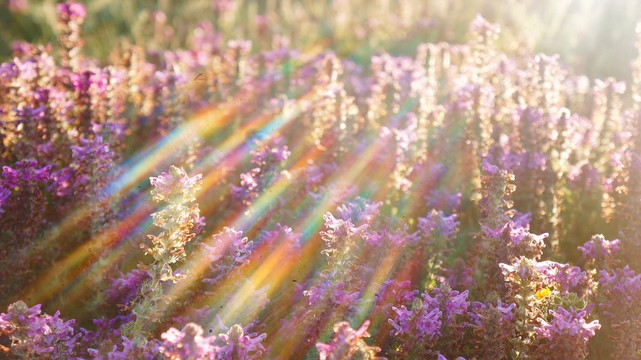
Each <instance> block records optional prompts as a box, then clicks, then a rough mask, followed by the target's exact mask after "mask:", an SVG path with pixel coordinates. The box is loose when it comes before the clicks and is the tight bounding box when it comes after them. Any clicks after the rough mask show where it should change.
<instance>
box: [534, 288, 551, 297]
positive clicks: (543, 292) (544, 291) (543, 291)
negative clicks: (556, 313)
mask: <svg viewBox="0 0 641 360" xmlns="http://www.w3.org/2000/svg"><path fill="white" fill-rule="evenodd" d="M535 295H536V297H537V298H539V299H541V298H544V297H546V296H548V295H550V288H545V289H541V290H539V291H537V292H536V294H535Z"/></svg>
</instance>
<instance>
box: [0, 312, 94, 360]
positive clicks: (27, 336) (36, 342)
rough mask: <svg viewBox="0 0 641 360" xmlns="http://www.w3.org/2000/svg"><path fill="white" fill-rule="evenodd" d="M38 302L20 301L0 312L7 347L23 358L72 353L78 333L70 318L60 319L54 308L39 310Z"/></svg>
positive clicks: (0, 323)
mask: <svg viewBox="0 0 641 360" xmlns="http://www.w3.org/2000/svg"><path fill="white" fill-rule="evenodd" d="M40 307H41V305H40V304H38V305H35V306H33V307H31V308H29V307H27V304H25V303H24V302H23V301H18V302H15V303H13V304H11V305H9V308H8V309H7V313H2V314H0V334H6V335H8V336H9V338H10V339H11V347H10V351H11V353H13V354H14V355H18V356H20V357H24V358H40V357H42V358H45V357H47V358H53V359H60V358H63V357H68V356H71V355H72V354H74V349H75V348H76V346H77V345H78V344H77V342H78V339H79V338H80V337H81V336H82V334H80V333H78V332H76V331H75V329H74V326H73V325H74V323H75V321H74V320H67V321H64V320H63V319H61V318H60V312H59V311H57V312H56V313H55V314H54V315H53V316H51V315H47V314H41V310H40Z"/></svg>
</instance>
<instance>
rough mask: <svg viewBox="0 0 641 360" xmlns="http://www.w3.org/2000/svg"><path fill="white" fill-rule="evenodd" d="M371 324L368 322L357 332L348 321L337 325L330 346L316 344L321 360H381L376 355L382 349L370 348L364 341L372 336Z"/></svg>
mask: <svg viewBox="0 0 641 360" xmlns="http://www.w3.org/2000/svg"><path fill="white" fill-rule="evenodd" d="M369 324H370V321H369V320H366V321H365V322H364V323H363V324H362V325H361V327H359V328H358V329H357V330H354V329H352V327H351V326H350V325H349V323H348V322H346V321H342V322H339V323H337V324H335V325H334V336H333V337H332V340H331V341H330V342H329V343H328V344H324V343H320V342H318V343H316V349H318V353H319V357H320V360H339V359H363V360H373V359H379V358H378V357H376V353H378V352H380V351H381V349H380V348H377V347H372V346H368V345H367V343H365V341H364V340H363V339H362V338H366V337H369V336H370V335H369V333H368V332H367V328H368V327H369Z"/></svg>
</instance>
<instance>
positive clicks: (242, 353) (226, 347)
mask: <svg viewBox="0 0 641 360" xmlns="http://www.w3.org/2000/svg"><path fill="white" fill-rule="evenodd" d="M266 337H267V334H260V335H258V334H257V333H245V329H243V328H242V327H241V326H240V325H238V324H236V325H233V326H232V327H231V328H229V330H228V331H227V333H226V334H220V335H219V336H218V338H219V339H220V340H221V341H222V342H223V345H222V346H220V348H219V349H218V350H217V351H216V355H217V358H220V359H238V360H254V359H260V358H261V355H262V354H263V353H264V352H265V347H264V346H263V344H261V342H262V341H263V340H265V338H266Z"/></svg>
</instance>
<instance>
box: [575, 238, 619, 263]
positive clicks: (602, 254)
mask: <svg viewBox="0 0 641 360" xmlns="http://www.w3.org/2000/svg"><path fill="white" fill-rule="evenodd" d="M620 244H621V241H620V240H619V239H615V240H611V241H610V240H605V238H604V237H603V235H594V236H592V238H591V239H590V241H587V242H586V243H585V244H583V245H582V246H579V247H578V248H579V250H581V253H582V254H583V257H584V258H585V259H586V260H594V261H595V262H598V263H602V262H604V261H607V260H610V261H611V260H612V259H614V257H615V256H616V255H617V253H618V252H619V245H620Z"/></svg>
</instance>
